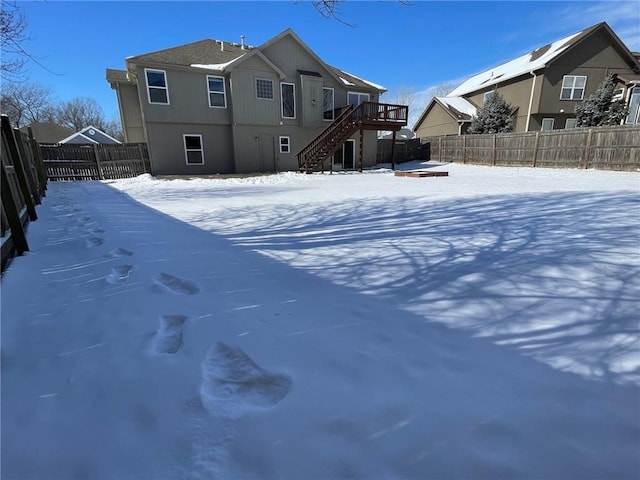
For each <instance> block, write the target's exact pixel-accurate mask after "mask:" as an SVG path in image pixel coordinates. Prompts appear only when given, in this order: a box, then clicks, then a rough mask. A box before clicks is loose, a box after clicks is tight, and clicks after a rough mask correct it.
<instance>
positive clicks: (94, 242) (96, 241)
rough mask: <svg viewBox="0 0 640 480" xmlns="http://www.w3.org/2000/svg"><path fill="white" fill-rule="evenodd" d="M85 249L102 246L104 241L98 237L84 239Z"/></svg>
mask: <svg viewBox="0 0 640 480" xmlns="http://www.w3.org/2000/svg"><path fill="white" fill-rule="evenodd" d="M85 241H86V244H87V247H89V248H91V247H97V246H99V245H102V244H103V243H104V240H103V239H102V238H100V237H89V238H87V239H85Z"/></svg>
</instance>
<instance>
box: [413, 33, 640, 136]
mask: <svg viewBox="0 0 640 480" xmlns="http://www.w3.org/2000/svg"><path fill="white" fill-rule="evenodd" d="M609 74H614V75H615V76H616V78H617V81H618V86H619V90H618V92H617V95H619V96H620V98H624V99H625V100H626V101H627V104H628V106H629V116H628V117H627V120H626V122H627V123H631V124H635V123H640V117H639V116H638V115H639V110H640V108H639V103H640V63H639V62H638V57H637V56H636V55H634V54H633V53H632V52H630V51H629V49H628V48H627V47H626V46H625V45H624V43H622V41H621V40H620V39H619V38H618V36H617V35H616V34H615V33H614V32H613V30H612V29H611V28H610V27H609V26H608V25H607V24H606V23H604V22H603V23H599V24H597V25H594V26H592V27H589V28H587V29H585V30H582V31H580V32H577V33H574V34H573V35H569V36H568V37H565V38H562V39H560V40H557V41H555V42H553V43H550V44H548V45H545V46H543V47H540V48H538V49H536V50H534V51H532V52H530V53H527V54H526V55H522V56H521V57H518V58H516V59H514V60H511V61H510V62H507V63H504V64H502V65H498V66H496V67H493V68H491V69H489V70H486V71H484V72H481V73H479V74H477V75H474V76H473V77H471V78H469V79H468V80H466V81H465V82H463V83H462V84H461V85H459V86H458V87H457V88H456V89H454V90H453V91H452V92H450V93H449V94H448V95H446V96H445V97H434V98H433V99H432V100H431V101H430V102H429V104H428V105H427V107H426V108H425V110H424V111H423V112H422V114H421V115H420V117H419V119H418V121H417V122H416V124H415V126H414V127H413V129H414V131H415V132H416V135H417V136H418V137H429V136H437V135H462V134H464V133H466V130H467V128H468V126H469V125H470V123H471V120H472V117H473V116H474V115H475V113H476V110H477V108H478V107H480V106H482V105H483V103H484V101H485V99H486V98H488V96H489V95H491V94H493V92H499V93H500V94H501V95H502V96H503V97H504V99H505V100H506V101H507V103H508V104H509V105H511V107H512V109H513V110H512V111H513V120H514V131H516V132H528V131H537V130H556V129H564V128H573V127H575V125H576V118H575V113H574V112H575V107H576V105H577V104H578V103H580V102H581V101H582V100H583V99H585V98H588V97H589V96H590V95H592V94H593V93H595V91H596V90H597V88H598V86H599V85H600V84H601V83H602V81H603V80H604V79H605V78H606V77H607V75H609Z"/></svg>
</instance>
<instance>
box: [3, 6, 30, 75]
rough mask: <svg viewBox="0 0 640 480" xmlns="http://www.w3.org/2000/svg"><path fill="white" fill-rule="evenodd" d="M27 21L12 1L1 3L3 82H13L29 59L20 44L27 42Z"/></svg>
mask: <svg viewBox="0 0 640 480" xmlns="http://www.w3.org/2000/svg"><path fill="white" fill-rule="evenodd" d="M26 29H27V21H26V19H25V17H24V13H23V12H22V10H21V9H20V7H18V5H17V4H16V3H15V2H13V1H6V0H3V1H2V6H1V10H0V38H1V40H0V50H2V60H1V61H0V74H1V76H2V79H3V80H5V81H12V80H15V79H16V77H17V76H19V75H20V73H21V72H22V67H24V64H25V63H26V61H27V58H29V54H28V53H27V52H26V51H25V50H24V48H23V47H22V44H23V43H24V42H25V40H27V38H28V37H27V35H26V33H25V31H26Z"/></svg>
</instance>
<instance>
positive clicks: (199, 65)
mask: <svg viewBox="0 0 640 480" xmlns="http://www.w3.org/2000/svg"><path fill="white" fill-rule="evenodd" d="M242 56H244V55H241V56H240V57H242ZM240 57H237V58H234V59H233V60H230V61H228V62H225V63H210V64H202V63H192V64H191V65H190V66H191V67H194V68H204V69H206V70H217V71H219V72H222V71H223V70H224V69H225V68H227V67H228V66H229V65H230V64H231V63H233V62H235V61H236V60H237V59H238V58H240Z"/></svg>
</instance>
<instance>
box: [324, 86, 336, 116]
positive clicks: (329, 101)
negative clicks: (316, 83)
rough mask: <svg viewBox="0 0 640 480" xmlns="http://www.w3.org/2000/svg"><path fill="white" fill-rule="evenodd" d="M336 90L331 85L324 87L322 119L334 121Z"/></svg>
mask: <svg viewBox="0 0 640 480" xmlns="http://www.w3.org/2000/svg"><path fill="white" fill-rule="evenodd" d="M334 97H335V95H334V90H333V88H331V87H322V119H323V120H329V121H333V120H335V117H334V115H335V114H334V110H335V108H336V107H335V103H334Z"/></svg>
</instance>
